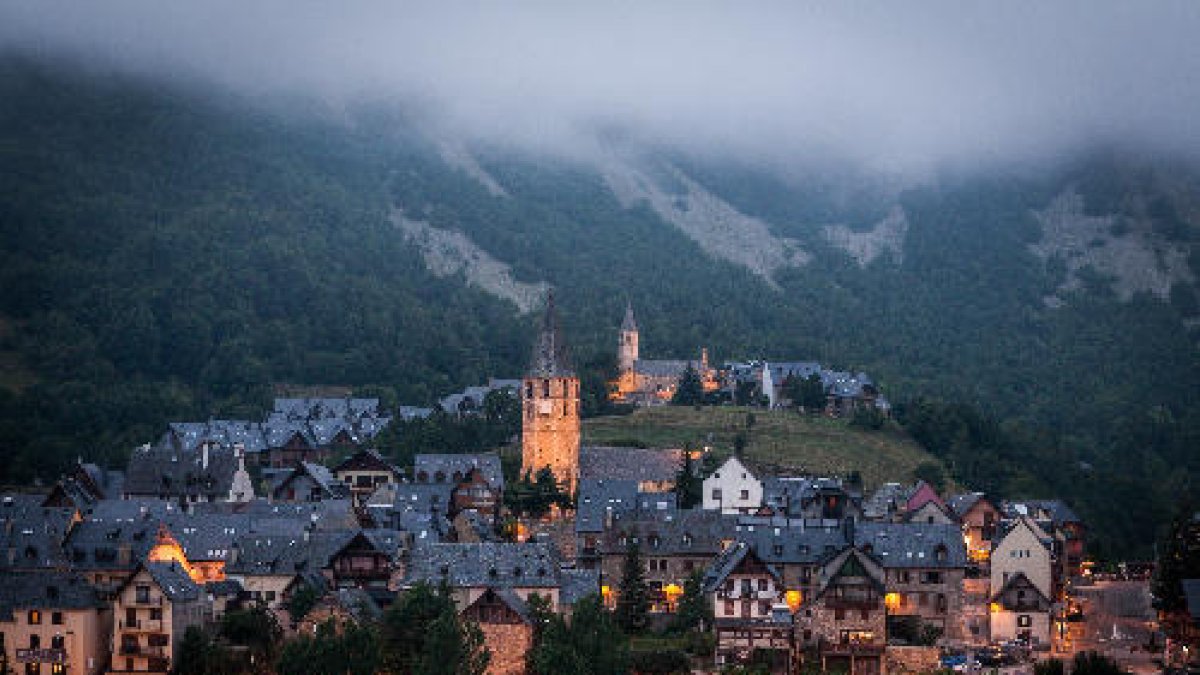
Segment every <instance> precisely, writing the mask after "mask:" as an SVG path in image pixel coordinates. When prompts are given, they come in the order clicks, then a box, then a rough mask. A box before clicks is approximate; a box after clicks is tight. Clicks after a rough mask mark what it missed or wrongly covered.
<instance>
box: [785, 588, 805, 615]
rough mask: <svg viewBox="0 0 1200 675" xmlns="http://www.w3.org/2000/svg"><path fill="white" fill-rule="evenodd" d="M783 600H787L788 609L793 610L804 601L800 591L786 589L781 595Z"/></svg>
mask: <svg viewBox="0 0 1200 675" xmlns="http://www.w3.org/2000/svg"><path fill="white" fill-rule="evenodd" d="M783 598H784V601H785V602H787V606H788V609H790V610H792V611H793V612H795V611H796V610H798V609H800V604H801V603H802V602H804V596H803V595H802V594H801V593H800V591H788V592H787V593H784V595H783Z"/></svg>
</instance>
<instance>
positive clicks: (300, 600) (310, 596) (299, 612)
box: [284, 583, 321, 624]
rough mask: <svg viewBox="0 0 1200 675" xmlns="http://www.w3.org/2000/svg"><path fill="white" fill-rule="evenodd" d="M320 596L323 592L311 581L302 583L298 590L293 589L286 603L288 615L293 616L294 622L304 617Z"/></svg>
mask: <svg viewBox="0 0 1200 675" xmlns="http://www.w3.org/2000/svg"><path fill="white" fill-rule="evenodd" d="M320 598H321V594H320V593H318V592H317V589H316V588H313V585H312V584H309V583H302V584H300V586H299V587H298V588H297V589H296V590H294V591H292V594H291V596H289V597H288V599H287V602H285V603H284V607H286V608H287V611H288V615H289V616H291V618H292V623H293V624H295V623H296V622H298V621H300V619H303V618H304V616H305V615H306V614H308V612H309V610H311V609H312V608H313V606H314V605H316V604H317V601H318V600H320Z"/></svg>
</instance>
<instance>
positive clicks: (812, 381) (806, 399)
mask: <svg viewBox="0 0 1200 675" xmlns="http://www.w3.org/2000/svg"><path fill="white" fill-rule="evenodd" d="M797 396H798V398H796V399H793V400H792V403H793V404H794V405H798V406H800V407H802V408H804V409H805V410H806V411H811V412H820V411H821V410H823V409H824V408H825V384H824V383H823V382H821V376H820V375H818V374H816V373H813V374H811V375H809V376H808V377H806V378H804V379H803V380H801V381H800V383H799V386H798V387H797Z"/></svg>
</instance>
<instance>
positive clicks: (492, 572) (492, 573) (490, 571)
mask: <svg viewBox="0 0 1200 675" xmlns="http://www.w3.org/2000/svg"><path fill="white" fill-rule="evenodd" d="M488 576H489V577H491V578H493V579H495V578H496V577H498V576H500V572H499V571H498V570H496V568H495V567H491V568H488Z"/></svg>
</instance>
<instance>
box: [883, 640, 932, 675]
mask: <svg viewBox="0 0 1200 675" xmlns="http://www.w3.org/2000/svg"><path fill="white" fill-rule="evenodd" d="M939 665H940V663H939V652H938V648H937V647H888V648H887V650H886V651H884V653H883V672H884V673H886V675H904V674H905V673H930V672H933V671H935V670H937V669H938V666H939Z"/></svg>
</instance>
